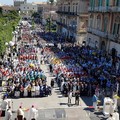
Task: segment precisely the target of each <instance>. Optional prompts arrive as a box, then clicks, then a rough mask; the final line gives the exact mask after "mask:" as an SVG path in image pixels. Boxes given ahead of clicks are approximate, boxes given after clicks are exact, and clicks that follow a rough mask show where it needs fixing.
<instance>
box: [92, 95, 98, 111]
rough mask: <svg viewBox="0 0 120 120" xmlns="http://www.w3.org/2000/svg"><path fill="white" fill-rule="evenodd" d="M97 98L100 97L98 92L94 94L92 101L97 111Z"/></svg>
mask: <svg viewBox="0 0 120 120" xmlns="http://www.w3.org/2000/svg"><path fill="white" fill-rule="evenodd" d="M97 100H98V97H97V96H96V94H94V95H93V98H92V102H93V107H94V110H95V111H96V110H97Z"/></svg>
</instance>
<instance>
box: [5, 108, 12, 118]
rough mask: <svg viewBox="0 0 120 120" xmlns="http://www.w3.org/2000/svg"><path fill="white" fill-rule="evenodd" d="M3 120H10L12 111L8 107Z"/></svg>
mask: <svg viewBox="0 0 120 120" xmlns="http://www.w3.org/2000/svg"><path fill="white" fill-rule="evenodd" d="M5 120H12V111H11V107H10V106H9V108H8V109H7V110H6V112H5Z"/></svg>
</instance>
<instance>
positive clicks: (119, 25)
mask: <svg viewBox="0 0 120 120" xmlns="http://www.w3.org/2000/svg"><path fill="white" fill-rule="evenodd" d="M119 30H120V17H119V16H118V17H116V18H115V22H114V25H113V34H119Z"/></svg>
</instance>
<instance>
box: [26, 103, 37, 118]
mask: <svg viewBox="0 0 120 120" xmlns="http://www.w3.org/2000/svg"><path fill="white" fill-rule="evenodd" d="M28 118H29V119H28V120H37V118H38V110H37V109H36V108H35V107H34V105H32V107H31V108H30V111H29V116H28Z"/></svg>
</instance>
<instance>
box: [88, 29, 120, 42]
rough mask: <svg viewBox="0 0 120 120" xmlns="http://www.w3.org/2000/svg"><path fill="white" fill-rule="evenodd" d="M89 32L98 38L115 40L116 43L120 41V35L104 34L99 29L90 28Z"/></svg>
mask: <svg viewBox="0 0 120 120" xmlns="http://www.w3.org/2000/svg"><path fill="white" fill-rule="evenodd" d="M87 31H88V32H90V33H93V34H95V35H97V36H100V37H104V38H107V39H110V40H113V41H115V42H116V41H119V40H120V35H118V34H115V35H113V34H112V33H107V32H103V31H100V30H98V29H94V28H90V27H88V28H87Z"/></svg>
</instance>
